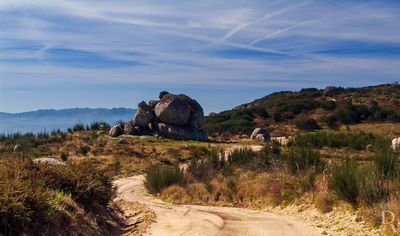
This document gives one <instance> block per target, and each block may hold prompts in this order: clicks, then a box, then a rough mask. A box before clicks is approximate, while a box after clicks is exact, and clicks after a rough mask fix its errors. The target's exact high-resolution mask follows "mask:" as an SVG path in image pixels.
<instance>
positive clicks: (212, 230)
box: [114, 175, 320, 236]
mask: <svg viewBox="0 0 400 236" xmlns="http://www.w3.org/2000/svg"><path fill="white" fill-rule="evenodd" d="M143 180H144V176H143V175H138V176H133V177H129V178H123V179H119V180H116V181H115V182H114V184H115V185H116V186H117V199H123V200H126V201H136V202H139V203H141V204H145V205H147V206H148V207H149V208H150V209H151V210H152V211H154V213H155V214H156V222H155V223H153V224H152V225H151V226H150V228H149V229H148V231H147V233H146V235H157V236H158V235H163V236H164V235H165V236H167V235H190V236H194V235H207V236H212V235H229V236H231V235H241V236H242V235H263V236H266V235H273V236H280V235H293V236H301V235H304V236H311V235H320V234H319V233H317V230H313V229H311V228H308V227H306V226H304V225H303V224H302V223H300V222H297V221H292V220H289V219H287V218H285V217H284V216H281V215H277V214H273V213H270V212H267V211H256V210H250V209H244V208H232V207H211V206H197V205H174V204H170V203H165V202H163V201H161V200H159V199H156V198H154V197H153V196H151V195H150V194H148V193H147V191H146V190H145V187H144V184H143Z"/></svg>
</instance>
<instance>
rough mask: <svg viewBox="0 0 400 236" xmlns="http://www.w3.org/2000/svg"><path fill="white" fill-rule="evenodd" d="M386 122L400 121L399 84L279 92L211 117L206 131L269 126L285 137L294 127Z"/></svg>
mask: <svg viewBox="0 0 400 236" xmlns="http://www.w3.org/2000/svg"><path fill="white" fill-rule="evenodd" d="M385 121H390V122H399V121H400V85H398V84H382V85H376V86H368V87H360V88H342V87H332V86H329V87H326V88H325V89H323V90H322V89H316V88H305V89H301V90H300V91H296V92H292V91H282V92H276V93H272V94H270V95H267V96H265V97H263V98H260V99H256V100H254V101H253V102H250V103H246V104H243V105H240V106H238V107H235V108H233V109H232V110H227V111H223V112H220V113H218V114H211V115H209V116H208V117H207V119H206V128H207V130H208V131H209V132H210V134H213V133H219V134H221V133H224V132H229V133H230V134H241V133H249V132H251V130H252V129H253V128H254V127H268V128H269V129H270V130H275V131H277V132H279V133H280V134H281V135H285V134H287V133H290V132H293V130H294V129H293V127H296V129H297V128H298V129H318V128H332V129H335V128H337V127H339V126H340V125H342V124H345V125H348V124H358V123H368V122H385ZM288 127H289V128H288ZM283 129H284V130H283Z"/></svg>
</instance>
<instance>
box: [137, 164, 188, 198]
mask: <svg viewBox="0 0 400 236" xmlns="http://www.w3.org/2000/svg"><path fill="white" fill-rule="evenodd" d="M182 177H183V174H182V171H181V170H180V169H179V167H176V166H165V165H154V166H152V167H150V168H149V169H148V170H147V171H146V179H145V182H144V183H145V186H146V188H147V190H149V192H150V193H160V192H161V191H162V190H163V189H164V188H166V187H168V186H170V185H172V184H175V183H178V182H179V181H181V180H182Z"/></svg>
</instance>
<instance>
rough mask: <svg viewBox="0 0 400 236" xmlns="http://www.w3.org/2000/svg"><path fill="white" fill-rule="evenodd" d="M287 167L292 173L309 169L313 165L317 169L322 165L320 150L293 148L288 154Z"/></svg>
mask: <svg viewBox="0 0 400 236" xmlns="http://www.w3.org/2000/svg"><path fill="white" fill-rule="evenodd" d="M286 164H287V168H288V170H289V172H290V173H291V174H293V175H294V174H297V173H298V172H299V171H304V170H308V169H309V168H311V167H314V169H317V168H319V167H320V166H321V158H320V154H319V152H316V151H313V150H311V149H310V148H298V147H296V148H292V149H291V150H290V151H289V154H288V156H287V161H286Z"/></svg>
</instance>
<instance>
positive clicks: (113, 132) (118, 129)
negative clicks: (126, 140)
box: [110, 124, 124, 137]
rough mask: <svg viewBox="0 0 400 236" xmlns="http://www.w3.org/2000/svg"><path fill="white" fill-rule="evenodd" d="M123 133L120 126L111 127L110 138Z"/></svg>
mask: <svg viewBox="0 0 400 236" xmlns="http://www.w3.org/2000/svg"><path fill="white" fill-rule="evenodd" d="M123 133H124V130H123V128H122V127H121V125H120V124H118V125H114V126H113V127H111V129H110V136H111V137H118V136H120V135H122V134H123Z"/></svg>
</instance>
